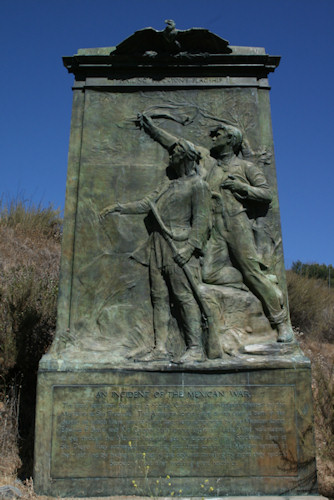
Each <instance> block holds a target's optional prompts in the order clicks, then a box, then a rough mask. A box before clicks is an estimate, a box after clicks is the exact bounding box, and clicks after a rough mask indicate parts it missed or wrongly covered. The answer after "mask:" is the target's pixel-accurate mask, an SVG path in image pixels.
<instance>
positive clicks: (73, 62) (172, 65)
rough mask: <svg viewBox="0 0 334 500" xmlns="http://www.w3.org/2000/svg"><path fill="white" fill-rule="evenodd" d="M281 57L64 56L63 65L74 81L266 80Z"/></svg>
mask: <svg viewBox="0 0 334 500" xmlns="http://www.w3.org/2000/svg"><path fill="white" fill-rule="evenodd" d="M279 62H280V56H270V55H268V54H235V53H232V54H210V55H207V54H192V55H184V56H177V57H176V56H158V57H148V56H135V57H130V56H123V55H120V56H117V55H112V53H111V54H109V55H107V54H102V55H101V54H80V53H79V54H76V55H73V56H65V57H63V63H64V66H65V67H66V68H67V70H68V72H69V73H73V74H74V76H75V79H76V80H85V79H86V78H89V77H109V78H116V77H119V78H121V77H123V78H126V77H127V76H126V75H127V74H129V73H131V74H132V75H136V76H151V77H152V76H155V77H156V78H157V79H159V78H161V76H196V75H199V74H200V75H201V76H202V77H203V74H204V75H207V76H218V75H219V76H231V77H243V76H244V77H256V78H259V79H260V78H266V77H267V76H268V74H269V73H271V72H273V71H275V69H276V68H277V66H278V65H279Z"/></svg>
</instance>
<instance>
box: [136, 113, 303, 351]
mask: <svg viewBox="0 0 334 500" xmlns="http://www.w3.org/2000/svg"><path fill="white" fill-rule="evenodd" d="M143 125H144V128H145V130H146V132H147V133H148V134H149V135H150V136H151V137H152V138H153V139H155V140H156V141H158V142H159V143H160V144H161V145H162V146H164V147H165V148H166V149H168V150H170V149H171V148H173V147H174V144H175V142H176V141H177V138H176V137H174V136H173V135H171V134H169V133H168V132H166V131H164V130H162V129H161V128H159V127H157V126H156V125H155V124H154V123H153V120H152V119H150V118H149V117H147V116H143ZM210 135H211V137H212V141H213V145H212V147H211V149H210V152H209V151H208V150H207V149H205V148H201V147H198V146H196V147H197V148H198V149H199V151H200V152H201V156H202V159H201V162H200V164H201V167H202V175H203V176H204V177H205V178H206V180H207V182H208V184H209V186H210V188H211V190H212V192H214V193H215V194H216V195H217V194H218V196H219V195H220V196H221V199H222V207H221V208H220V210H218V212H217V210H215V212H216V213H215V219H214V221H213V224H214V226H215V231H216V232H217V233H218V234H219V233H220V235H221V236H223V237H224V239H225V241H226V243H227V246H228V250H229V254H230V258H231V260H232V262H233V264H234V265H235V266H236V267H237V268H238V269H239V271H240V272H241V273H242V276H243V279H244V282H245V284H246V285H247V286H248V287H249V289H250V290H251V291H252V292H253V293H254V295H256V296H257V297H258V298H259V299H260V301H261V302H262V306H263V309H264V312H265V314H266V315H267V317H268V319H269V321H270V323H271V325H272V326H273V327H274V328H276V329H277V332H278V337H277V341H278V342H291V341H292V340H293V338H294V336H293V331H292V328H291V324H290V321H289V315H288V311H287V309H286V307H285V306H284V304H283V303H282V300H281V294H280V293H278V289H277V286H276V285H275V284H274V283H273V282H272V281H271V279H270V278H269V277H268V276H267V275H266V274H265V273H264V272H263V269H262V267H261V262H260V259H259V256H258V254H257V250H256V245H255V240H254V235H253V231H252V227H251V221H250V218H249V210H250V206H251V204H252V203H254V202H255V203H260V204H266V205H269V204H270V202H271V199H272V195H271V192H270V188H269V186H268V183H267V181H266V178H265V176H264V175H263V173H262V171H261V170H260V169H259V168H258V167H257V166H256V165H254V164H253V163H251V162H248V161H245V160H244V159H242V158H241V157H240V156H239V153H240V151H241V147H242V140H243V137H242V133H241V131H240V130H239V129H238V128H236V127H232V126H230V125H220V126H219V127H217V128H215V129H214V130H212V131H211V134H210Z"/></svg>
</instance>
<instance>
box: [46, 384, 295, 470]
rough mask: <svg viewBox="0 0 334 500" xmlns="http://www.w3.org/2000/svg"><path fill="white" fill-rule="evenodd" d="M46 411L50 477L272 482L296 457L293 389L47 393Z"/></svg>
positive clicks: (63, 389)
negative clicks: (49, 414)
mask: <svg viewBox="0 0 334 500" xmlns="http://www.w3.org/2000/svg"><path fill="white" fill-rule="evenodd" d="M53 407H54V416H53V428H52V453H51V457H52V458H51V476H52V477H53V478H69V477H72V478H80V477H94V478H97V477H128V478H135V477H142V476H143V474H144V472H143V471H144V468H145V467H144V466H146V467H147V466H148V467H149V469H148V471H149V476H150V477H160V476H164V475H166V474H169V475H170V476H173V477H184V476H189V475H192V476H193V477H203V476H206V477H217V476H220V477H224V476H243V475H245V474H250V475H262V476H280V475H282V471H283V469H284V456H288V455H289V456H296V453H297V444H296V437H295V436H296V429H295V419H294V415H295V408H294V387H293V386H265V385H263V386H246V387H245V386H206V387H204V388H203V387H202V386H196V385H188V386H177V385H175V386H164V385H160V386H159V385H156V386H151V385H140V386H136V385H129V386H122V387H119V386H107V385H100V386H94V385H86V386H84V385H83V386H55V387H54V389H53ZM92 459H93V460H92ZM296 474H297V472H296V471H295V470H294V469H291V468H290V470H288V471H286V470H285V471H284V475H285V476H293V475H296Z"/></svg>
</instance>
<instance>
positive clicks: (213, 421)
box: [35, 21, 316, 497]
mask: <svg viewBox="0 0 334 500" xmlns="http://www.w3.org/2000/svg"><path fill="white" fill-rule="evenodd" d="M279 60H280V58H279V57H276V56H270V55H267V54H266V53H265V51H264V49H262V48H258V47H237V46H230V45H229V43H228V42H227V41H226V40H223V39H222V38H220V37H218V36H217V35H215V34H213V33H211V32H210V31H208V30H206V29H201V28H193V29H189V30H178V29H177V28H176V27H175V23H174V22H173V21H166V28H165V29H164V30H162V31H157V30H155V29H153V28H145V29H143V30H140V31H137V32H136V33H134V34H133V35H132V36H130V37H129V38H128V39H126V40H125V41H123V42H122V43H120V44H119V45H117V46H116V47H107V48H97V49H80V50H79V51H78V53H77V54H76V55H74V56H72V57H64V64H65V67H66V68H67V69H68V71H69V72H71V73H73V74H74V75H75V83H74V87H73V93H74V96H73V113H72V124H71V137H70V150H69V164H68V179H67V192H66V208H65V223H64V233H63V244H62V260H61V277H60V293H59V302H58V322H57V332H56V337H55V340H54V343H53V345H52V347H51V350H50V352H49V353H48V354H46V355H45V356H44V357H43V358H42V360H41V362H40V366H39V376H38V400H37V418H36V441H35V442H36V446H35V487H36V491H37V492H38V493H40V494H45V495H53V496H58V495H59V496H108V495H133V494H138V495H139V494H140V495H148V496H152V495H153V496H174V495H175V496H188V497H189V496H210V495H211V496H215V497H217V496H224V495H293V494H294V495H298V494H312V493H313V494H314V493H315V492H316V469H315V451H314V441H313V427H312V414H313V413H312V400H311V383H310V363H309V361H308V359H307V358H305V357H304V355H303V354H302V352H301V351H300V349H299V346H298V344H297V342H296V341H295V339H294V335H293V331H292V328H291V324H290V320H289V312H288V303H287V292H286V283H285V271H284V262H283V252H282V240H281V229H280V219H279V206H278V197H277V187H276V173H275V161H274V153H273V138H272V130H271V118H270V104H269V85H268V79H267V77H268V73H270V72H272V71H274V70H275V68H276V67H277V66H278V64H279Z"/></svg>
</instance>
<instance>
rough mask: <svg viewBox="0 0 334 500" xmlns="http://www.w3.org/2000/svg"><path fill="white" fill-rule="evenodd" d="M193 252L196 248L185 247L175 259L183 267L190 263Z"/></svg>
mask: <svg viewBox="0 0 334 500" xmlns="http://www.w3.org/2000/svg"><path fill="white" fill-rule="evenodd" d="M193 252H194V247H193V246H192V245H187V246H184V247H183V248H180V250H179V251H178V253H177V254H176V255H175V257H174V260H175V262H176V263H177V264H178V265H179V266H181V267H183V266H184V265H185V264H186V263H187V262H188V260H189V259H190V257H191V256H192V254H193Z"/></svg>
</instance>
